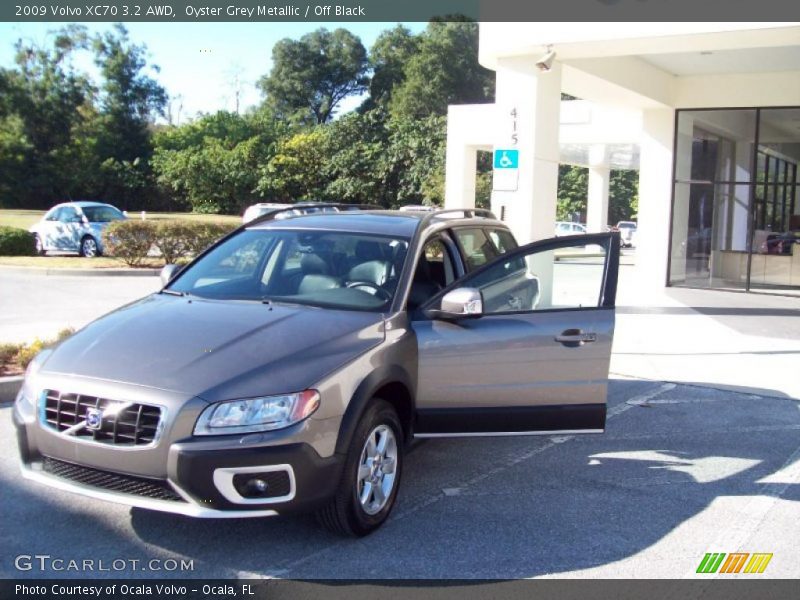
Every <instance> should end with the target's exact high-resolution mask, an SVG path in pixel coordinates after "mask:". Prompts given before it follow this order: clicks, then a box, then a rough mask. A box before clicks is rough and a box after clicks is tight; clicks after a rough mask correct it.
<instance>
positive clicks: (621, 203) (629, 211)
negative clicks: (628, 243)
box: [608, 171, 639, 224]
mask: <svg viewBox="0 0 800 600" xmlns="http://www.w3.org/2000/svg"><path fill="white" fill-rule="evenodd" d="M608 188H609V189H608V222H609V223H610V224H616V223H618V222H619V221H628V220H630V219H635V218H636V217H637V214H638V212H639V172H638V171H611V179H610V181H609V185H608Z"/></svg>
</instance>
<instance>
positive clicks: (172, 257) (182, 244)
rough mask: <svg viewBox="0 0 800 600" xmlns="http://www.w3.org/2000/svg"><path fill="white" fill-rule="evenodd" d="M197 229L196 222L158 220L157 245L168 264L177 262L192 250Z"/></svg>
mask: <svg viewBox="0 0 800 600" xmlns="http://www.w3.org/2000/svg"><path fill="white" fill-rule="evenodd" d="M195 230H196V228H195V227H194V223H189V222H187V221H159V222H158V224H157V225H156V232H155V234H156V238H155V245H156V247H157V248H158V250H159V252H161V256H162V257H163V258H164V262H165V263H166V264H175V263H177V262H178V260H180V259H182V258H185V257H186V256H187V255H188V254H189V253H190V252H191V249H192V243H193V240H194V238H195V237H196V235H197V234H196V231H195Z"/></svg>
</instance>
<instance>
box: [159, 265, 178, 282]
mask: <svg viewBox="0 0 800 600" xmlns="http://www.w3.org/2000/svg"><path fill="white" fill-rule="evenodd" d="M180 270H181V267H180V266H178V265H164V266H163V267H162V268H161V273H160V274H159V276H160V277H161V286H162V287H164V286H166V285H167V284H168V283H169V282H170V280H171V279H172V278H173V277H175V275H177V274H178V271H180Z"/></svg>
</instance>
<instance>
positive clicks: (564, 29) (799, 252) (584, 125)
mask: <svg viewBox="0 0 800 600" xmlns="http://www.w3.org/2000/svg"><path fill="white" fill-rule="evenodd" d="M479 53H480V56H479V59H480V62H481V64H482V65H484V66H485V67H487V68H489V69H492V70H494V71H495V72H496V82H497V85H496V101H495V103H494V104H482V105H461V106H451V107H450V110H449V113H448V138H447V176H446V194H445V198H446V200H445V202H446V206H447V207H453V208H456V207H471V206H474V202H475V175H476V171H475V169H476V156H477V152H478V151H486V150H488V151H493V152H494V166H495V170H494V180H493V192H492V209H493V211H494V212H495V214H497V215H500V216H501V217H502V218H503V219H504V220H505V221H507V222H508V224H509V226H510V227H511V228H512V230H513V231H514V233H515V234H516V235H517V237H518V239H520V240H536V239H541V238H547V237H552V235H553V230H554V224H555V216H556V199H557V190H558V165H559V164H564V163H567V164H573V165H580V166H584V167H588V169H589V185H588V188H589V191H588V202H587V210H586V215H587V219H586V220H587V227H588V228H589V230H590V231H602V230H604V228H605V226H606V225H607V224H608V197H609V177H610V172H611V171H612V170H614V169H635V170H638V171H639V210H638V232H637V249H636V268H637V270H638V271H639V278H640V281H642V282H643V283H644V284H646V285H648V286H658V287H663V286H664V285H680V286H691V287H708V288H717V289H736V290H750V291H761V292H771V293H782V294H785V293H788V294H800V184H799V183H798V162H800V24H798V23H482V24H481V25H480V50H479ZM562 93H563V94H567V95H569V96H572V97H575V98H579V99H580V100H562Z"/></svg>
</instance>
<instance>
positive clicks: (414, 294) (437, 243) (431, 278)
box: [408, 237, 455, 310]
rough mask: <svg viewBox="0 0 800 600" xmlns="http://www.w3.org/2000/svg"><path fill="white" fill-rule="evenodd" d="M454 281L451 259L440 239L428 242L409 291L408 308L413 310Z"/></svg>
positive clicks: (423, 249)
mask: <svg viewBox="0 0 800 600" xmlns="http://www.w3.org/2000/svg"><path fill="white" fill-rule="evenodd" d="M453 281H455V270H454V268H453V258H452V256H450V251H449V250H448V249H447V245H446V244H445V243H444V242H443V241H442V240H441V238H438V237H437V238H434V239H432V240H428V242H426V243H425V246H424V247H423V248H422V253H421V254H420V257H419V261H418V262H417V268H416V270H415V271H414V278H413V280H412V282H411V289H410V290H409V292H408V308H409V310H415V309H416V308H417V307H419V306H422V305H423V304H424V303H425V302H427V301H428V300H430V299H431V298H432V297H433V296H435V295H436V294H437V293H439V291H440V290H443V289H444V288H445V287H447V286H448V285H450V284H451V283H452V282H453Z"/></svg>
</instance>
